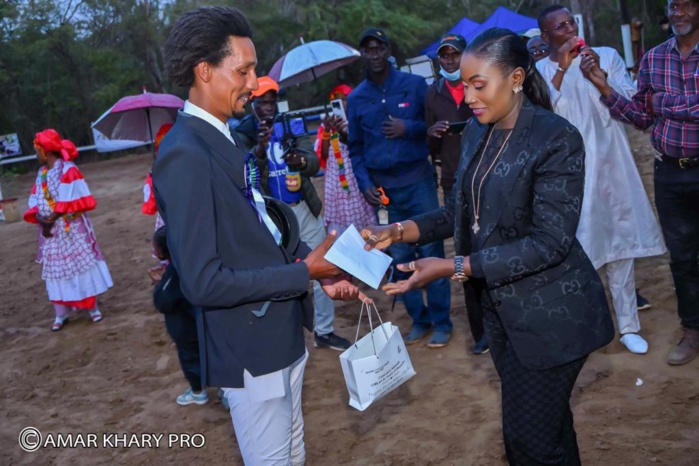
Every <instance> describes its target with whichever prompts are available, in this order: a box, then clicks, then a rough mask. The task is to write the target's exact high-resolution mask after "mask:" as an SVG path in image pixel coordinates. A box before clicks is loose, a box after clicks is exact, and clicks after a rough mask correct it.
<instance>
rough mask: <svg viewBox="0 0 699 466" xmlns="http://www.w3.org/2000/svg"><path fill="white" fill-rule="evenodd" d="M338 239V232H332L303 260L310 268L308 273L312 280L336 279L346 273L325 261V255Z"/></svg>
mask: <svg viewBox="0 0 699 466" xmlns="http://www.w3.org/2000/svg"><path fill="white" fill-rule="evenodd" d="M336 238H337V231H336V230H333V231H331V232H330V233H329V234H328V236H326V237H325V239H324V240H323V242H322V243H320V244H319V245H318V247H317V248H315V249H314V250H313V251H311V252H310V253H309V254H308V256H306V258H305V259H304V260H303V261H304V262H305V263H306V266H307V267H308V273H309V275H310V278H311V280H320V279H321V278H334V277H337V276H339V275H341V274H342V273H344V272H343V271H342V270H341V269H339V268H338V267H337V266H335V265H333V264H331V263H330V262H328V261H327V260H325V254H326V253H327V252H328V249H330V246H332V245H333V243H334V242H335V239H336Z"/></svg>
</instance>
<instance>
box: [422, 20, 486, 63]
mask: <svg viewBox="0 0 699 466" xmlns="http://www.w3.org/2000/svg"><path fill="white" fill-rule="evenodd" d="M478 26H479V24H478V23H477V22H475V21H471V20H470V19H468V18H466V17H463V18H461V21H459V22H458V23H456V24H455V25H454V27H453V28H451V29H449V32H447V34H461V35H462V36H464V37H466V34H468V33H470V32H471V31H473V30H474V29H477V28H478ZM437 47H439V41H437V42H435V43H434V44H432V45H430V46H429V47H426V48H425V49H424V50H422V51H421V52H420V55H427V56H428V57H430V58H435V57H436V56H437Z"/></svg>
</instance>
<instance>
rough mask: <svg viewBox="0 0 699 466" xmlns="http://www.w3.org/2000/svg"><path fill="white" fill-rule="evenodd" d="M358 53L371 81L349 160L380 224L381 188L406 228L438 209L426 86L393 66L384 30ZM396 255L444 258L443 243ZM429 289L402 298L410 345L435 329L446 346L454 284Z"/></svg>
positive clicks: (359, 108) (356, 106) (352, 114)
mask: <svg viewBox="0 0 699 466" xmlns="http://www.w3.org/2000/svg"><path fill="white" fill-rule="evenodd" d="M359 48H360V52H361V54H362V58H363V59H364V62H365V64H366V67H367V78H366V79H365V80H364V81H362V83H361V84H359V86H357V88H356V89H355V90H354V91H353V92H352V93H351V94H350V95H349V97H348V98H347V120H348V123H349V154H350V159H351V160H352V166H353V168H354V174H355V177H356V178H357V182H358V184H359V189H361V191H362V193H363V194H364V197H365V199H366V200H367V202H368V203H369V204H371V205H374V206H375V207H376V208H377V213H378V214H379V222H380V223H381V220H382V215H381V214H382V212H381V211H382V210H383V207H379V206H380V205H381V199H380V197H379V196H380V193H379V191H378V188H379V187H381V188H383V190H384V192H385V194H386V196H387V197H388V199H389V203H388V205H387V206H386V210H387V211H388V212H385V211H384V212H383V213H384V219H383V220H384V221H385V223H398V224H400V222H401V221H403V220H406V219H408V218H410V217H412V216H415V215H420V214H423V213H425V212H430V211H432V210H434V209H437V208H439V200H438V198H437V183H436V180H435V170H434V167H433V166H432V164H431V163H430V161H429V149H428V147H427V128H426V126H425V93H426V92H427V84H426V83H425V80H424V79H423V78H422V77H420V76H416V75H412V74H408V73H403V72H402V71H398V70H395V69H393V67H392V66H391V65H390V63H389V57H390V56H391V46H390V44H389V41H388V37H387V36H386V32H385V31H384V30H382V29H379V28H370V29H367V30H366V31H365V32H364V33H363V34H362V35H361V37H360V39H359ZM386 213H387V214H388V219H386V218H385V214H386ZM389 250H390V253H391V256H393V259H394V261H395V263H396V264H401V263H403V262H406V261H407V262H410V261H412V260H415V259H416V258H418V257H440V258H443V257H444V243H443V242H442V241H441V240H439V241H435V242H432V243H429V244H424V245H421V246H415V245H411V244H404V243H403V244H395V245H392V246H391V247H390V249H389ZM403 275H405V274H404V272H400V271H396V273H395V274H394V277H395V278H396V279H398V280H403V279H404V277H403ZM425 290H426V292H427V304H426V305H425V301H424V298H423V290H422V289H417V290H413V291H410V292H408V293H406V294H405V295H404V296H403V303H404V304H405V307H406V310H407V311H408V314H410V316H411V317H412V319H413V326H412V329H411V330H410V332H409V333H408V334H407V335H406V336H405V337H404V340H405V342H406V343H407V344H412V343H416V342H418V341H420V340H422V339H423V338H425V337H426V336H427V335H428V334H429V333H430V332H431V331H433V330H434V332H433V333H432V336H431V337H430V340H429V341H428V343H427V346H428V347H431V348H441V347H444V346H446V345H447V344H448V343H449V338H450V337H451V331H452V323H451V319H450V317H449V310H450V306H451V288H450V285H449V282H448V280H447V279H445V278H442V279H439V280H436V281H434V282H432V283H430V284H429V285H427V286H426V287H425Z"/></svg>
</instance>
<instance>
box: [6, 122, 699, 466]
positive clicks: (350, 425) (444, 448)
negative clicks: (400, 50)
mask: <svg viewBox="0 0 699 466" xmlns="http://www.w3.org/2000/svg"><path fill="white" fill-rule="evenodd" d="M647 138H648V136H647V135H644V134H640V133H633V134H632V145H633V147H634V151H635V152H636V156H637V160H638V161H639V168H640V170H641V173H642V175H643V178H644V180H645V182H646V186H647V187H648V189H649V192H651V190H652V160H651V159H652V156H651V150H650V147H649V144H648V143H647ZM150 162H151V156H150V155H149V154H143V155H136V156H129V157H125V158H120V159H113V160H108V161H102V162H98V163H89V164H84V165H83V166H82V167H81V168H82V170H83V172H84V174H85V177H86V178H87V180H88V183H89V185H90V187H91V189H92V191H93V193H94V195H95V197H96V198H97V200H98V202H99V206H98V208H97V210H96V211H95V212H94V213H93V214H91V217H92V220H93V223H94V225H95V229H96V232H97V237H98V240H99V243H100V246H101V247H102V249H103V251H104V253H105V255H106V257H107V261H108V264H109V268H110V270H111V273H112V276H113V278H114V282H115V286H114V288H113V289H112V290H110V291H109V292H108V293H106V294H105V295H104V296H103V297H102V298H101V303H100V304H101V309H102V311H103V313H104V315H105V318H104V320H103V321H102V322H101V323H99V324H92V323H90V322H89V319H87V318H86V317H85V316H83V317H82V318H80V319H78V320H75V321H73V322H71V323H70V324H69V325H68V326H66V328H64V330H63V331H61V332H58V333H55V334H54V333H51V332H50V331H49V326H50V324H51V322H52V320H53V311H52V308H51V306H50V304H49V303H48V302H47V298H46V291H45V288H44V284H43V282H42V281H41V278H40V269H39V266H38V265H37V264H35V263H34V256H35V253H36V247H37V244H36V232H35V227H34V226H32V225H29V224H25V223H11V224H8V223H0V263H1V266H0V270H1V271H2V280H0V296H1V298H0V335H1V336H0V351H1V352H2V353H1V354H2V359H0V464H3V465H14V464H42V465H44V464H45V465H50V464H71V465H73V464H75V465H88V464H89V465H93V464H129V465H153V464H190V465H200V464H224V463H225V464H242V461H241V459H240V455H239V453H238V450H237V446H236V444H235V439H234V436H233V430H232V426H231V422H230V417H229V415H228V413H227V412H226V411H225V410H224V409H223V408H222V406H221V405H220V404H219V403H218V402H213V400H215V399H216V396H215V393H216V392H215V390H213V389H210V390H209V394H210V396H211V398H212V402H211V403H210V404H209V405H207V406H203V407H199V406H195V405H191V406H188V407H180V406H177V405H176V404H175V402H174V400H175V397H176V396H177V395H178V394H180V393H181V392H182V391H183V389H184V388H185V381H184V379H183V377H182V376H181V374H180V370H179V367H178V363H177V357H176V354H175V349H174V347H173V345H172V344H171V342H170V340H169V338H168V335H167V334H166V332H165V329H164V326H163V319H162V316H161V315H159V314H158V313H157V312H156V311H155V310H154V309H153V306H152V304H151V285H150V281H149V279H148V277H147V275H146V269H147V268H148V267H150V266H152V265H153V263H154V260H153V259H152V258H151V257H150V247H149V241H150V235H151V232H152V230H153V218H151V217H146V216H144V215H142V214H141V213H140V202H141V186H142V183H143V179H144V176H145V174H146V172H147V171H148V167H149V165H150ZM33 178H34V174H27V175H23V176H19V177H15V178H12V179H10V180H6V179H5V180H3V191H5V192H8V191H12V192H13V193H15V194H20V193H28V191H29V188H30V186H31V183H32V181H33ZM26 197H27V196H26V194H24V195H23V196H22V197H21V202H22V206H24V205H26ZM450 249H451V245H450ZM636 274H637V281H638V284H639V285H640V288H641V289H642V292H643V294H644V295H645V296H646V297H647V298H649V299H650V300H651V302H652V303H653V307H652V309H651V310H649V311H645V312H643V313H642V315H641V323H642V325H643V330H642V334H643V335H644V337H645V338H646V339H647V340H648V341H649V343H650V351H649V353H648V354H647V355H644V356H638V355H632V354H630V353H629V352H627V351H626V350H625V349H624V348H623V346H622V345H621V344H620V343H619V342H618V341H614V342H612V343H611V344H610V345H608V346H607V347H606V348H604V349H602V350H601V351H598V352H597V353H595V354H593V355H592V356H591V357H590V359H589V361H588V363H587V364H586V366H585V367H584V369H583V371H582V374H581V376H580V379H579V381H578V384H577V387H576V389H575V392H574V395H573V399H572V405H573V409H574V413H575V419H576V427H577V432H578V438H579V443H580V449H581V454H582V457H583V461H584V463H585V464H588V465H609V464H611V465H647V464H665V465H686V466H689V465H696V464H699V421H697V419H699V359H698V360H695V361H693V362H692V363H690V364H688V365H686V366H682V367H670V366H668V365H667V364H666V363H665V357H666V354H667V352H668V351H669V350H670V349H671V347H672V346H673V345H674V344H675V343H676V341H677V338H678V336H679V324H678V318H677V314H676V303H675V297H674V292H673V287H672V281H671V277H670V272H669V267H668V259H667V257H656V258H650V259H642V260H639V261H638V262H637V267H636ZM453 291H454V296H453V305H452V309H453V311H452V313H453V318H454V323H455V332H454V337H453V339H452V343H451V344H450V345H449V347H448V348H446V349H442V350H430V349H428V348H426V347H425V346H414V347H410V355H411V357H412V360H413V364H414V366H415V369H416V370H417V376H416V377H414V378H413V379H412V380H411V381H410V382H408V383H407V384H405V385H404V386H402V387H400V388H399V389H398V390H397V391H395V392H394V393H392V394H390V395H388V396H387V397H386V398H385V399H384V400H382V401H381V402H379V403H378V404H377V405H375V406H373V407H370V408H369V409H368V410H367V411H366V412H364V413H360V412H358V411H356V410H354V409H352V408H350V407H349V406H348V404H347V401H348V395H347V391H346V389H345V385H344V380H343V377H342V372H341V369H340V364H339V361H338V353H336V352H334V351H331V350H316V349H315V348H313V344H312V338H311V336H310V335H308V337H307V344H308V347H309V351H310V355H311V357H310V361H309V363H308V367H307V369H306V377H305V382H304V414H305V421H306V437H305V439H306V445H307V450H308V464H309V465H330V464H355V465H376V464H396V465H412V464H420V465H437V464H439V465H502V464H506V461H505V458H504V450H503V445H502V440H501V429H500V420H499V417H500V403H499V382H498V377H497V375H496V373H495V370H494V368H493V364H492V362H491V360H490V357H489V356H488V355H483V356H474V355H472V354H470V353H469V352H467V350H466V349H467V347H468V345H470V344H471V341H470V334H469V332H468V324H467V320H466V314H465V310H464V305H463V296H462V293H461V292H460V291H459V290H458V287H457V286H454V287H453ZM379 303H380V309H381V310H382V311H383V315H384V318H385V319H386V320H391V321H393V322H394V323H396V324H397V325H398V326H400V327H401V328H402V329H403V330H406V329H407V328H408V327H409V325H410V322H409V319H408V318H407V316H406V314H405V312H404V310H403V308H402V305H400V304H398V305H397V306H396V309H395V310H394V311H393V312H391V311H390V303H389V301H388V300H387V299H386V298H380V299H379ZM358 311H359V307H358V305H356V304H343V305H342V306H341V307H339V308H338V311H337V319H336V331H337V332H338V333H340V334H342V335H344V336H348V337H349V336H350V335H353V334H354V329H355V325H356V318H357V313H358ZM639 378H640V379H642V380H643V385H641V386H637V385H636V381H637V379H639ZM27 426H34V427H36V428H38V429H39V430H40V431H42V432H43V433H44V435H46V434H48V433H52V434H57V433H59V432H60V433H64V434H67V433H73V434H78V433H81V434H87V433H98V434H100V435H101V434H102V433H117V434H123V433H127V434H143V433H166V434H167V433H191V434H194V433H200V434H203V435H204V436H205V439H206V443H205V445H204V446H203V447H202V448H198V449H195V448H179V447H177V448H168V447H167V446H164V445H161V446H160V448H142V449H139V448H136V447H132V448H78V449H68V448H51V449H42V450H39V451H37V452H34V453H26V452H24V451H22V450H20V448H19V446H18V441H17V438H18V434H19V432H20V431H21V430H22V429H23V428H25V427H27ZM100 438H101V437H100Z"/></svg>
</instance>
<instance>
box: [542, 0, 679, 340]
mask: <svg viewBox="0 0 699 466" xmlns="http://www.w3.org/2000/svg"><path fill="white" fill-rule="evenodd" d="M538 21H539V28H540V29H541V38H542V39H544V40H545V41H546V42H547V43H548V44H549V45H550V47H551V48H550V51H551V53H550V55H549V56H548V57H547V58H544V59H543V60H539V61H537V62H536V68H537V69H538V70H539V73H541V75H542V76H543V78H544V80H545V81H546V82H547V83H548V86H549V90H550V91H551V104H552V105H553V110H554V112H556V113H557V114H558V115H560V116H562V117H563V118H565V119H566V120H568V121H569V122H571V123H572V124H573V125H575V127H576V128H577V129H578V130H579V131H580V134H582V136H583V139H584V140H585V197H584V198H583V203H582V208H581V213H580V223H579V225H578V230H577V234H576V236H577V238H578V240H579V241H580V244H582V247H583V249H584V250H585V253H586V254H587V255H588V256H589V257H590V260H591V261H592V263H593V264H594V266H595V268H596V269H598V271H601V269H602V266H604V268H605V272H606V274H607V278H608V279H609V291H610V293H611V295H612V302H613V304H614V311H615V312H616V317H617V324H618V325H617V327H618V329H619V333H620V334H621V337H620V342H621V343H622V344H623V345H624V346H625V347H626V348H627V349H628V350H629V351H630V352H632V353H635V354H644V353H646V352H647V351H648V342H647V341H646V340H645V339H644V338H643V337H642V336H641V335H640V334H639V332H640V330H641V323H640V320H639V317H638V310H639V308H643V307H644V306H642V305H641V304H642V303H643V302H644V301H645V303H646V304H647V306H648V307H649V304H648V303H647V300H646V299H645V298H643V297H642V296H640V295H639V294H638V292H637V290H636V277H635V273H634V259H635V258H640V257H650V256H656V255H660V254H663V253H664V252H665V244H664V243H663V237H662V234H661V232H660V226H659V225H658V221H657V220H656V218H655V214H654V213H653V209H652V207H651V205H650V201H649V200H648V195H647V194H646V191H645V189H644V187H643V182H642V181H641V176H640V175H639V173H638V169H637V168H636V163H635V161H634V158H633V154H632V152H631V146H630V145H629V141H628V138H627V136H626V130H625V129H624V125H623V124H622V123H619V122H617V121H613V120H611V117H610V116H609V112H608V111H607V108H606V107H605V106H604V104H603V103H602V102H601V101H600V97H601V93H600V92H599V90H598V89H597V88H595V86H594V85H593V84H592V83H591V82H590V80H589V72H590V66H591V65H592V64H593V65H594V68H595V70H597V71H599V72H600V73H603V74H604V75H606V76H608V78H609V81H610V82H611V83H613V85H614V87H615V88H616V89H617V90H618V91H619V93H621V94H622V95H624V96H625V97H631V96H632V95H633V94H634V92H635V87H634V85H633V83H632V82H631V78H630V77H629V74H628V72H627V71H626V65H625V64H624V60H623V59H622V58H621V56H619V53H618V52H617V51H616V50H614V49H612V48H610V47H594V48H592V47H589V46H586V45H584V42H581V38H580V37H579V35H578V24H577V23H576V22H575V18H574V17H573V15H572V13H571V12H570V11H569V10H568V9H567V8H565V7H563V6H562V5H551V6H548V7H546V8H544V9H543V10H542V11H541V13H540V14H539V18H538ZM586 63H589V64H590V65H587V66H586V65H585V64H586Z"/></svg>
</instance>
